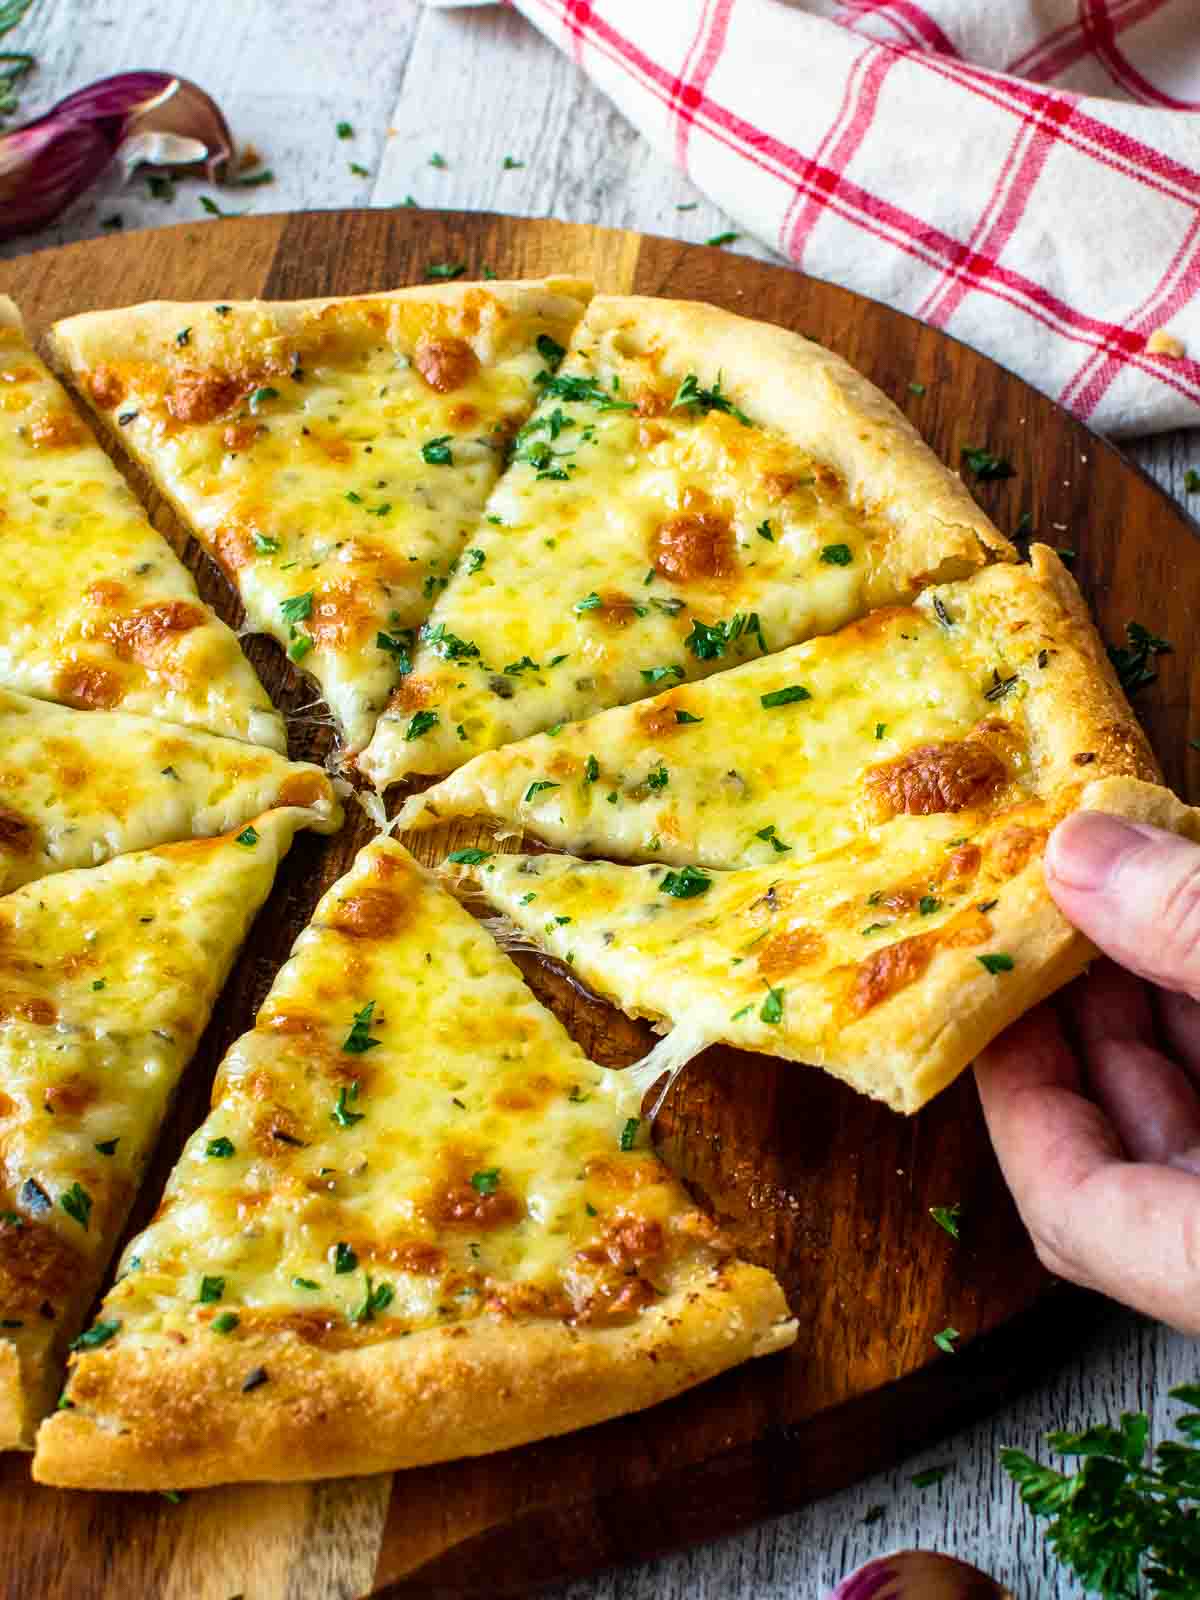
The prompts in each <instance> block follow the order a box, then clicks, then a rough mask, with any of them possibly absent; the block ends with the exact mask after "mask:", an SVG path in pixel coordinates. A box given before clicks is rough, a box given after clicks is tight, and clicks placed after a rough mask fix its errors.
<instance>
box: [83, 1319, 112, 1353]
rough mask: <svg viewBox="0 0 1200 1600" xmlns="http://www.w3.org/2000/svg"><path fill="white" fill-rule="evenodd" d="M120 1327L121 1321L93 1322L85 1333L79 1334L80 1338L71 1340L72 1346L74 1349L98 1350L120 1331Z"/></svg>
mask: <svg viewBox="0 0 1200 1600" xmlns="http://www.w3.org/2000/svg"><path fill="white" fill-rule="evenodd" d="M120 1328H121V1324H120V1323H119V1322H93V1323H92V1325H91V1327H90V1328H88V1329H87V1331H86V1332H85V1333H81V1334H80V1335H79V1337H78V1339H72V1340H71V1344H70V1348H71V1349H72V1350H98V1349H99V1348H100V1346H101V1345H102V1344H107V1343H108V1341H109V1340H110V1339H111V1338H113V1337H114V1336H115V1335H116V1334H117V1333H119V1332H120Z"/></svg>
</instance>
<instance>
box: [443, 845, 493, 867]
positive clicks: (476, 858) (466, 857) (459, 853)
mask: <svg viewBox="0 0 1200 1600" xmlns="http://www.w3.org/2000/svg"><path fill="white" fill-rule="evenodd" d="M493 855H495V851H494V850H477V849H475V847H474V846H472V847H471V848H470V849H469V850H451V852H450V854H449V855H448V856H447V857H446V860H447V861H454V862H457V863H458V864H459V866H464V867H477V866H478V865H479V863H480V862H481V861H488V860H490V859H491V857H492V856H493Z"/></svg>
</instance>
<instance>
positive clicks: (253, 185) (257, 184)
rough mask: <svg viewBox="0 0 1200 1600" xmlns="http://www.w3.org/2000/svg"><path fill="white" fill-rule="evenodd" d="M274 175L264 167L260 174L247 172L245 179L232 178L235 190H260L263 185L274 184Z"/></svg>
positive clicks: (268, 168)
mask: <svg viewBox="0 0 1200 1600" xmlns="http://www.w3.org/2000/svg"><path fill="white" fill-rule="evenodd" d="M274 182H275V174H274V173H273V172H272V171H271V169H270V167H264V168H263V169H262V171H261V172H248V173H246V175H245V177H242V178H234V179H233V186H234V188H235V189H261V188H262V186H263V185H264V184H265V183H274Z"/></svg>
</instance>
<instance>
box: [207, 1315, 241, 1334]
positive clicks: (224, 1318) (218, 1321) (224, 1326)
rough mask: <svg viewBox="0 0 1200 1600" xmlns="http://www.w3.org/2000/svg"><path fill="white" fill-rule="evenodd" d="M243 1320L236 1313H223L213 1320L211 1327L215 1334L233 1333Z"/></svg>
mask: <svg viewBox="0 0 1200 1600" xmlns="http://www.w3.org/2000/svg"><path fill="white" fill-rule="evenodd" d="M241 1320H242V1319H241V1318H240V1317H239V1316H238V1314H237V1312H236V1311H222V1312H221V1313H220V1314H219V1315H218V1316H215V1317H214V1318H213V1319H212V1323H211V1324H210V1326H211V1327H212V1331H213V1332H214V1333H232V1332H233V1330H234V1329H235V1328H236V1327H237V1325H238V1323H239V1322H240V1321H241Z"/></svg>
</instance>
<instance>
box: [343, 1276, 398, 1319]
mask: <svg viewBox="0 0 1200 1600" xmlns="http://www.w3.org/2000/svg"><path fill="white" fill-rule="evenodd" d="M363 1276H364V1277H365V1278H366V1287H365V1290H364V1293H363V1303H362V1305H360V1306H359V1308H358V1310H357V1311H354V1312H352V1313H351V1315H350V1321H351V1322H374V1321H375V1313H376V1312H377V1311H386V1310H387V1308H388V1307H389V1306H390V1305H391V1303H392V1301H393V1300H394V1299H395V1298H396V1291H395V1289H393V1288H392V1286H391V1284H390V1283H374V1282H373V1281H372V1279H371V1274H370V1273H369V1272H367V1273H364V1274H363Z"/></svg>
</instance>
